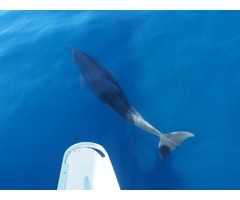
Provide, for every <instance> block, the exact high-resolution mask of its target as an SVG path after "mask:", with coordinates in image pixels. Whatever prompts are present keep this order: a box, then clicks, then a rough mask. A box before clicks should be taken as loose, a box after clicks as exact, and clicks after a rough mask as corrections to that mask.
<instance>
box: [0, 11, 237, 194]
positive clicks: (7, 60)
mask: <svg viewBox="0 0 240 200" xmlns="http://www.w3.org/2000/svg"><path fill="white" fill-rule="evenodd" d="M239 21H240V11H0V22H1V23H0V189H56V188H57V184H58V178H59V173H60V168H61V164H62V158H63V154H64V152H65V150H66V149H67V148H68V147H69V146H71V145H73V144H75V143H78V142H85V141H89V142H96V143H99V144H101V145H102V146H103V147H104V148H105V149H106V150H107V152H108V154H109V156H110V159H111V161H112V164H113V167H114V170H115V173H116V175H117V178H118V181H119V184H120V187H121V189H134V190H135V189H160V190H161V189H167V190H168V189H181V190H182V189H190V190H191V189H240V170H239V169H240V26H239ZM70 45H73V46H75V47H77V48H79V49H81V50H83V51H85V52H87V53H88V54H90V55H92V56H93V57H94V58H96V59H97V60H98V61H99V62H100V63H101V64H102V65H103V66H104V67H105V68H107V69H108V70H109V71H111V73H112V74H113V75H114V77H115V78H116V80H118V82H119V84H120V85H121V87H122V89H123V90H124V91H125V94H126V96H127V97H128V99H129V100H130V102H131V103H132V105H133V106H134V107H136V108H137V110H138V111H139V112H140V113H141V114H142V115H143V116H144V118H145V119H146V120H147V121H148V122H149V123H151V124H152V125H154V126H155V127H156V128H158V129H159V130H160V131H162V132H164V133H170V132H172V131H178V130H184V131H189V132H192V133H194V134H195V138H190V139H188V140H187V141H185V142H184V143H183V144H182V145H181V146H179V147H178V148H177V149H176V150H175V151H173V152H172V153H171V154H170V155H169V156H168V157H167V159H166V161H162V160H160V158H159V154H158V150H157V146H158V142H159V139H158V138H157V137H156V136H154V135H152V134H149V133H147V132H145V131H143V130H141V129H139V128H137V127H135V126H133V125H131V124H129V123H127V122H126V121H124V120H123V119H121V118H120V117H118V116H117V115H116V114H115V113H113V112H112V111H111V109H109V108H108V107H107V106H105V105H104V104H102V102H101V101H99V99H98V98H97V97H96V96H95V95H94V94H93V93H92V92H91V91H90V89H89V88H88V86H87V85H85V86H84V87H81V85H80V81H79V77H80V70H79V69H78V67H77V66H76V65H75V63H74V61H73V57H72V54H71V51H70V49H69V46H70Z"/></svg>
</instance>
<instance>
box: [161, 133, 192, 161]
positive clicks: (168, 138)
mask: <svg viewBox="0 0 240 200" xmlns="http://www.w3.org/2000/svg"><path fill="white" fill-rule="evenodd" d="M190 137H194V135H193V134H192V133H190V132H186V131H180V132H172V133H170V134H161V135H160V142H159V145H158V149H159V154H160V157H161V159H162V160H165V159H166V157H167V155H168V154H169V153H170V152H171V151H173V150H174V149H176V148H177V146H179V145H180V144H181V143H182V142H183V141H184V140H186V139H188V138H190Z"/></svg>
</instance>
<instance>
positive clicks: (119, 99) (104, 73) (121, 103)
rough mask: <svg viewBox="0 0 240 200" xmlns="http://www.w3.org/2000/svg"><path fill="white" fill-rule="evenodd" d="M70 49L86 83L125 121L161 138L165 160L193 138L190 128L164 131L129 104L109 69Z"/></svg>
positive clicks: (160, 151) (161, 147) (76, 50)
mask: <svg viewBox="0 0 240 200" xmlns="http://www.w3.org/2000/svg"><path fill="white" fill-rule="evenodd" d="M70 49H71V51H72V55H73V57H74V61H75V63H76V65H78V66H79V68H80V70H81V72H82V75H83V77H84V78H85V81H86V82H87V85H88V86H89V88H90V89H91V90H92V92H93V93H94V94H95V95H96V96H97V97H98V98H99V99H100V100H102V102H103V103H105V104H107V105H108V106H109V107H110V108H111V109H112V110H113V111H114V112H115V113H116V114H118V115H119V116H121V117H122V118H123V119H125V120H126V121H128V122H130V123H131V124H134V125H136V126H137V127H139V128H141V129H143V130H145V131H147V132H150V133H152V134H154V135H156V136H158V137H159V138H160V142H159V145H158V150H159V155H160V158H161V159H162V160H165V159H166V157H167V155H168V154H169V153H170V152H171V151H173V150H174V149H176V147H177V146H179V145H180V144H181V143H182V142H183V141H184V140H186V139H188V138H190V137H194V134H192V133H190V132H187V131H178V132H172V133H170V134H164V133H161V132H160V131H159V130H157V129H156V128H155V127H153V126H152V125H151V124H150V123H148V122H147V121H146V120H145V119H144V118H143V116H142V115H141V114H140V113H139V112H138V111H137V110H136V109H135V108H134V107H133V106H132V105H131V104H130V102H129V100H128V99H127V97H126V95H125V94H124V92H123V90H122V88H121V87H120V85H119V83H118V82H117V81H116V80H115V78H114V77H113V76H112V74H111V73H110V72H109V71H108V70H107V69H105V68H104V67H102V66H101V65H100V63H99V62H98V61H97V60H95V59H94V58H93V57H92V56H90V55H88V54H87V53H85V52H83V51H81V50H78V49H77V48H75V47H73V46H70Z"/></svg>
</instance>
